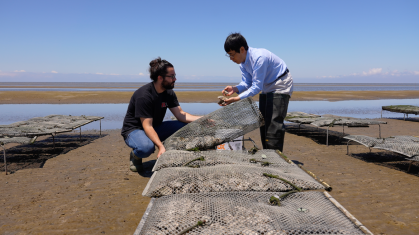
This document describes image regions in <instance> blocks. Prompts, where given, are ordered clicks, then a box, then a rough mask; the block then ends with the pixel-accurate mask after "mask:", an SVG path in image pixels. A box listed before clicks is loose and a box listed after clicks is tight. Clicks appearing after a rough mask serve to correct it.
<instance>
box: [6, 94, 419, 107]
mask: <svg viewBox="0 0 419 235" xmlns="http://www.w3.org/2000/svg"><path fill="white" fill-rule="evenodd" d="M132 93H133V92H125V91H0V104H84V103H113V104H115V103H128V102H129V100H130V98H131V96H132ZM176 95H177V97H178V100H179V102H181V103H211V102H214V103H216V102H218V99H217V97H218V96H219V95H221V91H220V92H216V91H177V92H176ZM234 96H236V95H234ZM417 98H419V91H300V92H294V93H293V96H292V97H291V100H292V101H310V100H328V101H340V100H377V99H417ZM254 100H258V96H255V97H254Z"/></svg>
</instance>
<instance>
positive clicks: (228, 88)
mask: <svg viewBox="0 0 419 235" xmlns="http://www.w3.org/2000/svg"><path fill="white" fill-rule="evenodd" d="M234 92H236V93H238V92H239V89H237V87H235V86H226V88H224V90H222V91H221V93H222V94H223V95H225V96H230V95H232V94H233V93H234Z"/></svg>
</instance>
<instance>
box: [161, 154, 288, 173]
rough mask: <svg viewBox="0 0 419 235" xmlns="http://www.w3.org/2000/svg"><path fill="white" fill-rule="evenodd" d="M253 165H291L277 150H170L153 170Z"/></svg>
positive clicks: (162, 156)
mask: <svg viewBox="0 0 419 235" xmlns="http://www.w3.org/2000/svg"><path fill="white" fill-rule="evenodd" d="M228 164H239V165H251V166H261V167H274V168H275V167H279V166H289V165H290V164H289V163H288V162H286V161H285V160H284V159H283V158H281V157H280V156H279V155H278V154H277V153H276V152H275V150H269V149H267V150H259V151H257V152H256V153H255V154H251V153H249V152H248V151H201V152H190V151H182V150H170V151H167V152H165V153H163V154H162V155H161V156H160V157H159V158H158V159H157V162H156V164H155V165H154V168H153V171H158V170H160V169H163V168H168V167H191V168H200V167H208V166H216V165H228Z"/></svg>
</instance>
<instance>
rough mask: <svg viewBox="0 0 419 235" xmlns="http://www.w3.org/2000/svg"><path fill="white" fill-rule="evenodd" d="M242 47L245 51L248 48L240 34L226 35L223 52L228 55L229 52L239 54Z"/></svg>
mask: <svg viewBox="0 0 419 235" xmlns="http://www.w3.org/2000/svg"><path fill="white" fill-rule="evenodd" d="M241 47H244V49H245V50H246V51H247V50H248V49H249V46H248V45H247V42H246V39H245V38H244V37H243V35H241V34H240V33H231V34H230V35H228V37H227V39H226V41H225V43H224V50H225V51H226V52H227V53H229V52H230V51H231V50H233V51H235V52H237V53H240V48H241Z"/></svg>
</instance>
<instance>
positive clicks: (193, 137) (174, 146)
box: [164, 97, 264, 150]
mask: <svg viewBox="0 0 419 235" xmlns="http://www.w3.org/2000/svg"><path fill="white" fill-rule="evenodd" d="M263 125H264V121H263V117H262V114H261V113H260V111H259V109H258V107H257V104H256V103H255V102H254V101H253V100H252V98H250V97H248V98H246V99H243V100H240V101H238V102H235V103H232V104H230V105H227V106H225V107H223V108H221V109H218V110H216V111H214V112H212V113H210V114H207V115H205V116H204V117H202V118H200V119H198V120H196V121H193V122H191V123H189V124H188V125H186V126H185V127H183V128H181V129H179V130H178V131H177V132H175V133H174V134H173V135H171V136H170V137H169V138H167V139H166V140H165V141H164V147H165V148H166V150H186V149H193V148H198V149H200V150H205V149H211V148H215V146H217V145H219V144H221V143H224V142H228V141H231V140H234V139H235V138H237V137H239V136H242V135H244V134H246V133H248V132H250V131H253V130H255V129H257V128H259V127H261V126H263Z"/></svg>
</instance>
